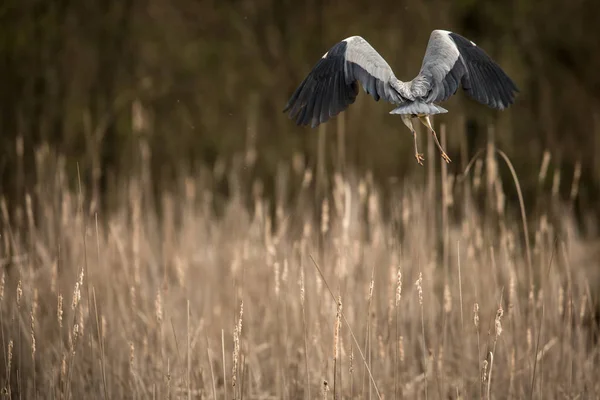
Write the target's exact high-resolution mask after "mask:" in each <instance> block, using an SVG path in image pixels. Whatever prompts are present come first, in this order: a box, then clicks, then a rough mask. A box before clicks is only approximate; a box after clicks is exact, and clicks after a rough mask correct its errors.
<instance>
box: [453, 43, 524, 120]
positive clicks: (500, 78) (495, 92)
mask: <svg viewBox="0 0 600 400" xmlns="http://www.w3.org/2000/svg"><path fill="white" fill-rule="evenodd" d="M449 35H450V38H451V39H452V41H453V42H454V44H455V45H456V48H457V49H458V51H459V53H460V56H461V58H462V61H463V63H464V65H465V66H466V71H465V72H466V73H465V74H464V75H463V76H462V79H461V84H462V87H463V89H464V90H465V91H466V92H467V93H468V94H469V95H470V96H471V97H473V99H475V100H476V101H478V102H480V103H482V104H484V105H487V106H489V107H491V108H494V109H499V110H503V109H505V108H508V107H509V106H510V105H511V104H513V103H514V101H515V95H516V93H518V92H519V89H518V88H517V85H516V84H515V83H514V82H513V81H512V79H511V78H510V77H509V76H508V75H507V74H506V73H505V72H504V70H502V68H501V67H500V66H499V65H498V64H497V63H496V62H495V61H494V60H493V59H492V58H491V57H490V56H489V55H488V54H487V53H486V52H485V51H484V50H483V49H482V48H480V47H478V46H477V45H475V44H474V43H473V42H471V41H470V40H468V39H466V38H464V37H463V36H461V35H458V34H456V33H453V32H450V34H449ZM458 63H459V62H458V61H457V64H458Z"/></svg>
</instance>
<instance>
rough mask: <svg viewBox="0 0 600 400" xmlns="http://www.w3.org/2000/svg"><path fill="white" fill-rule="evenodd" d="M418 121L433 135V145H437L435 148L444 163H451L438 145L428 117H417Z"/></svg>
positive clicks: (438, 142)
mask: <svg viewBox="0 0 600 400" xmlns="http://www.w3.org/2000/svg"><path fill="white" fill-rule="evenodd" d="M419 121H421V123H422V124H423V125H425V126H426V127H427V129H429V130H430V131H431V134H432V135H433V139H434V140H435V144H436V145H437V148H438V149H439V150H440V154H441V155H442V158H443V159H444V161H446V162H447V163H449V162H450V161H452V160H450V157H448V154H446V151H444V148H443V147H442V145H441V144H440V141H439V140H438V137H437V134H436V133H435V130H434V129H433V127H432V126H431V121H430V120H429V115H425V116H424V117H423V116H419Z"/></svg>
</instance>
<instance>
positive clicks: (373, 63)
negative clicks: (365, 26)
mask: <svg viewBox="0 0 600 400" xmlns="http://www.w3.org/2000/svg"><path fill="white" fill-rule="evenodd" d="M359 82H360V84H361V86H362V87H363V89H364V91H365V92H366V93H368V94H369V95H371V96H372V97H373V98H374V99H375V100H376V101H379V99H384V100H386V101H388V102H390V103H395V104H399V103H402V102H403V101H404V99H403V98H402V96H400V94H399V93H398V90H397V88H398V80H397V79H396V77H395V76H394V73H393V71H392V69H391V68H390V66H389V65H388V63H387V62H386V61H385V60H384V59H383V57H381V55H379V53H377V51H376V50H375V49H374V48H373V47H372V46H371V45H370V44H369V43H368V42H367V41H366V40H364V39H363V38H361V37H360V36H353V37H350V38H348V39H345V40H343V41H341V42H339V43H337V44H335V45H334V46H333V47H332V48H331V49H329V51H328V52H327V53H325V55H324V56H323V57H322V58H321V59H320V60H319V61H318V62H317V63H316V64H315V66H314V67H313V69H312V70H311V71H310V73H309V74H308V75H307V76H306V78H305V79H304V80H303V81H302V83H300V85H299V86H298V88H297V89H296V90H295V91H294V93H293V94H292V96H291V97H290V99H289V101H288V103H287V105H286V106H285V108H284V110H283V111H284V112H289V116H290V118H293V119H295V120H296V123H297V124H298V125H308V124H310V125H311V126H312V127H313V128H314V127H316V126H317V125H319V124H321V123H324V122H326V121H328V120H329V119H330V118H331V117H333V116H335V115H337V114H339V113H340V112H342V111H344V110H345V109H346V108H348V106H349V105H350V104H352V103H354V101H355V100H356V96H357V95H358V83H359Z"/></svg>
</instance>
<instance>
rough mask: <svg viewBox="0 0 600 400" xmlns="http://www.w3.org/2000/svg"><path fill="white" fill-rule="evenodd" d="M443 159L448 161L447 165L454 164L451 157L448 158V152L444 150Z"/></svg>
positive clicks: (442, 152)
mask: <svg viewBox="0 0 600 400" xmlns="http://www.w3.org/2000/svg"><path fill="white" fill-rule="evenodd" d="M440 154H441V156H442V158H443V159H444V161H446V163H448V164H450V163H451V162H452V160H451V159H450V157H448V154H446V152H445V151H444V150H442V151H441V152H440Z"/></svg>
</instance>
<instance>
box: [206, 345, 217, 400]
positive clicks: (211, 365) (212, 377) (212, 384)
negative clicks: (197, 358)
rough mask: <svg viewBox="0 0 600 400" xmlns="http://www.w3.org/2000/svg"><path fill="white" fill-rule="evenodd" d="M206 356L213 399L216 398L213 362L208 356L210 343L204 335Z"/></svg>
mask: <svg viewBox="0 0 600 400" xmlns="http://www.w3.org/2000/svg"><path fill="white" fill-rule="evenodd" d="M206 356H207V357H208V365H209V367H210V382H211V386H212V393H213V400H217V387H216V384H215V372H214V370H213V363H212V359H211V357H210V343H209V342H208V336H206Z"/></svg>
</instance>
